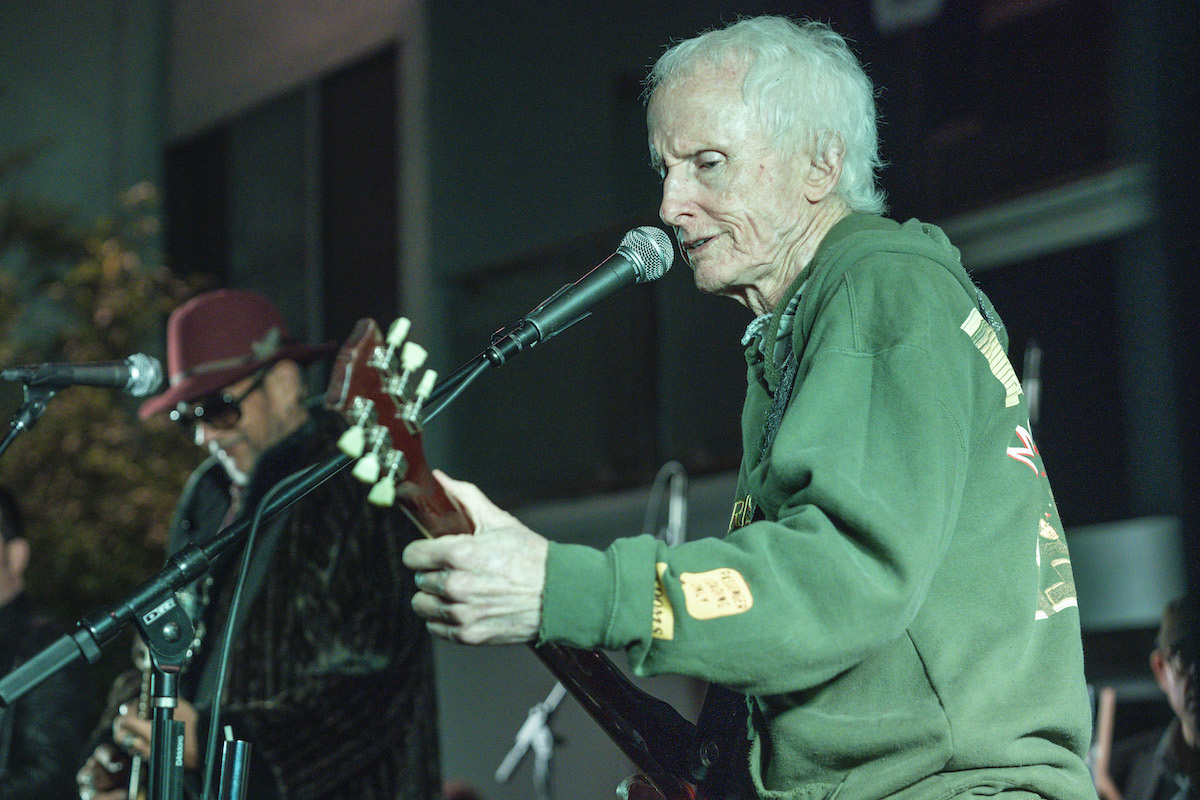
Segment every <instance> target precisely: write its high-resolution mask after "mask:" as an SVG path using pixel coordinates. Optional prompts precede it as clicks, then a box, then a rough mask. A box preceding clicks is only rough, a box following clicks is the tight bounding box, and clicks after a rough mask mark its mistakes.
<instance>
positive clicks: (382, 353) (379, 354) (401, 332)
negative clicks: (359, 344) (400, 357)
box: [369, 317, 412, 372]
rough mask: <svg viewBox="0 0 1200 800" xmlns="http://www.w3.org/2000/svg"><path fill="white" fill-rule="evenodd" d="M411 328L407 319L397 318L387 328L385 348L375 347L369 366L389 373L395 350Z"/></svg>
mask: <svg viewBox="0 0 1200 800" xmlns="http://www.w3.org/2000/svg"><path fill="white" fill-rule="evenodd" d="M410 328H412V323H411V322H409V320H408V318H407V317H399V318H397V319H396V321H395V322H393V323H392V324H391V327H389V328H388V332H387V338H386V339H384V342H385V343H386V344H387V348H386V349H385V348H383V347H376V348H375V351H374V353H373V354H372V356H371V359H370V361H369V363H370V365H371V366H372V367H374V368H375V369H377V370H379V371H380V372H390V371H391V370H392V362H393V360H394V359H395V354H396V348H397V347H399V346H400V345H401V343H402V342H403V341H404V338H405V337H406V336H408V331H409V329H410Z"/></svg>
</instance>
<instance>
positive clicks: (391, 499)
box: [367, 478, 396, 508]
mask: <svg viewBox="0 0 1200 800" xmlns="http://www.w3.org/2000/svg"><path fill="white" fill-rule="evenodd" d="M367 502H368V503H370V504H371V505H373V506H379V507H381V508H390V507H391V506H392V505H394V504H395V502H396V484H395V483H393V482H392V479H391V478H384V479H383V480H381V481H379V482H378V483H376V484H375V485H374V486H372V487H371V491H370V492H368V493H367Z"/></svg>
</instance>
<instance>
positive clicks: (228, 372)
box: [138, 289, 337, 419]
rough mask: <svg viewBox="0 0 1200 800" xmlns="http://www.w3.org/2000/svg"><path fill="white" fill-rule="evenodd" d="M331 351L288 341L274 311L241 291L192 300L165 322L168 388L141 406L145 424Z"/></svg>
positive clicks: (270, 305) (218, 292)
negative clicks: (270, 369)
mask: <svg viewBox="0 0 1200 800" xmlns="http://www.w3.org/2000/svg"><path fill="white" fill-rule="evenodd" d="M335 349H337V343H336V342H327V343H325V344H303V343H300V342H296V341H293V340H292V337H291V334H290V333H289V332H288V328H287V323H285V322H284V321H283V315H282V314H280V313H279V309H277V308H275V305H274V304H273V303H272V302H271V301H270V300H268V299H267V298H266V297H264V296H263V295H261V294H259V293H258V292H252V291H248V290H246V289H218V290H216V291H213V292H206V293H204V294H202V295H198V296H196V297H193V298H192V299H191V300H189V301H187V302H186V303H184V304H183V305H181V306H180V307H179V308H177V309H175V310H174V311H172V312H171V316H170V317H169V318H168V319H167V374H168V375H169V376H170V378H169V380H170V388H169V389H167V390H166V391H165V392H163V393H162V394H160V395H157V396H155V397H152V398H150V399H149V400H147V401H146V402H145V403H142V406H141V408H139V409H138V416H139V417H141V418H142V419H146V418H147V417H150V416H152V415H154V414H157V413H158V412H160V411H165V410H167V409H169V408H174V407H175V406H176V405H177V404H179V403H191V402H195V401H196V400H199V399H201V398H202V397H207V396H208V395H210V394H212V393H213V392H216V391H219V390H221V389H224V388H225V387H226V386H229V385H231V384H234V383H237V382H238V381H240V380H241V379H242V378H245V377H246V376H248V375H253V374H254V373H255V372H257V371H258V370H259V369H261V368H263V367H265V366H268V365H270V364H274V363H275V362H276V361H282V360H284V359H288V360H291V361H295V362H297V363H299V364H302V365H303V364H309V363H311V362H313V361H316V360H317V359H319V358H321V357H322V356H325V355H327V354H329V353H331V352H333V351H334V350H335Z"/></svg>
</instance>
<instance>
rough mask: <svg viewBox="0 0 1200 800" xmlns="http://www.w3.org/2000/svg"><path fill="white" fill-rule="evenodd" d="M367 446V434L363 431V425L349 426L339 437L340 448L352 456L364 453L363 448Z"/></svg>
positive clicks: (355, 456)
mask: <svg viewBox="0 0 1200 800" xmlns="http://www.w3.org/2000/svg"><path fill="white" fill-rule="evenodd" d="M366 446H367V435H366V433H364V432H363V429H362V426H361V425H355V426H354V427H351V428H347V429H346V430H345V432H344V433H343V434H342V435H341V436H340V437H338V449H339V450H341V451H342V452H343V453H345V454H346V455H348V456H350V457H351V458H358V457H359V456H361V455H362V454H363V450H365V449H366Z"/></svg>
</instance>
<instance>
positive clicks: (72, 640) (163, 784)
mask: <svg viewBox="0 0 1200 800" xmlns="http://www.w3.org/2000/svg"><path fill="white" fill-rule="evenodd" d="M568 288H569V286H566V287H563V289H560V290H559V292H557V293H556V294H555V295H553V296H552V297H551V298H548V299H547V300H546V301H545V302H549V301H550V300H552V299H553V298H554V297H557V296H558V295H560V294H562V293H563V292H564V291H566V290H567V289H568ZM545 302H544V303H543V305H545ZM540 307H541V306H539V308H540ZM535 311H536V309H535ZM530 313H531V314H532V313H534V312H530ZM583 316H587V315H586V314H585V315H583ZM580 319H583V317H579V318H577V319H575V320H572V321H570V322H569V323H568V324H565V325H563V326H562V327H561V328H559V331H561V330H563V329H565V328H567V327H570V326H571V325H573V324H575V322H578V321H579V320H580ZM556 332H557V331H556ZM551 335H554V334H553V333H551ZM543 338H549V336H546V337H543V336H542V333H541V331H540V330H538V328H537V327H536V325H535V324H533V323H532V322H531V321H530V320H529V319H528V318H524V319H522V320H521V321H519V322H518V323H516V324H515V325H513V326H511V327H509V328H507V329H504V330H502V331H500V332H498V333H497V334H496V335H494V336H493V337H492V345H491V346H490V347H488V348H487V349H486V350H484V352H482V353H480V354H479V355H478V356H476V357H475V358H474V359H473V360H471V361H470V362H468V363H467V364H464V365H463V366H462V367H460V368H459V369H458V370H456V371H455V372H454V373H453V374H452V375H451V376H450V377H449V378H448V379H446V380H444V381H442V382H440V383H439V384H438V385H437V386H435V387H434V389H433V392H432V393H431V394H430V401H431V402H427V403H426V413H425V415H424V417H423V421H424V422H428V421H429V420H430V419H431V418H432V417H433V416H434V414H436V413H438V412H439V411H441V410H442V409H443V408H445V407H446V406H447V405H448V404H449V403H450V402H451V401H452V400H454V398H456V397H457V396H458V395H459V393H461V392H462V390H463V389H465V388H466V386H467V385H468V384H470V383H471V382H472V381H474V380H475V379H476V378H478V377H479V376H480V375H481V374H482V373H483V371H484V370H486V369H487V368H488V367H490V366H497V367H498V366H500V365H502V364H504V363H506V362H507V360H508V358H510V357H511V356H512V355H514V354H516V353H518V352H520V351H522V350H526V349H528V348H530V347H533V346H534V345H535V344H537V343H538V341H541V340H543ZM25 392H26V399H25V402H24V404H22V406H21V408H20V409H18V412H17V414H16V415H15V416H14V419H13V422H12V428H11V430H10V431H9V435H8V437H7V438H6V439H5V441H4V442H3V443H0V453H3V452H4V449H5V448H7V447H8V445H9V443H10V442H11V441H12V440H13V439H14V438H15V437H16V436H17V434H18V433H20V432H21V431H22V430H26V429H28V428H30V427H31V426H32V425H33V424H34V423H35V422H37V420H38V419H39V418H40V417H41V415H42V414H43V413H44V412H45V410H46V404H47V403H49V401H50V399H51V398H52V397H53V396H54V394H55V392H54V390H52V389H47V388H45V387H34V388H30V387H29V386H26V387H25ZM353 460H354V459H353V458H351V457H350V456H347V455H338V456H334V457H333V458H330V459H329V460H328V461H325V462H324V463H322V464H318V465H315V466H313V467H311V468H309V470H308V473H307V475H304V476H301V477H299V478H298V479H297V480H296V481H295V482H294V484H293V485H292V486H290V487H288V488H287V489H286V490H284V491H281V492H280V493H279V494H278V496H277V497H275V499H274V500H271V501H269V502H267V501H265V500H264V507H263V509H262V514H261V515H259V516H260V519H261V520H266V519H268V518H270V517H273V516H274V515H275V514H277V513H279V512H280V511H282V510H283V509H285V508H287V507H288V506H290V505H291V504H292V503H294V502H296V501H297V500H299V499H300V498H301V497H303V496H304V495H306V494H308V493H309V492H311V491H312V490H313V489H315V488H316V487H317V486H319V485H320V484H321V483H323V482H324V481H325V480H327V479H329V478H331V477H332V476H333V475H335V474H337V473H338V472H340V471H341V470H342V469H344V468H345V467H346V466H347V465H349V464H350V463H351V462H352V461H353ZM252 524H253V521H252V520H251V519H249V518H246V517H243V518H242V519H240V520H237V521H235V522H233V523H231V524H230V525H229V526H227V527H226V528H224V529H223V530H222V531H221V532H219V533H218V534H216V535H215V536H213V538H212V539H210V540H209V541H208V542H206V543H205V544H203V545H188V546H187V547H184V548H183V549H181V550H180V551H179V552H177V553H176V554H175V555H173V556H171V557H170V558H169V559H167V564H166V566H165V567H163V569H162V570H160V571H159V572H158V574H157V575H155V576H154V577H152V578H151V579H150V580H148V581H146V582H145V583H143V584H142V585H141V586H139V587H138V588H136V589H134V590H133V593H132V594H130V595H129V596H128V597H126V598H125V599H124V600H121V601H119V602H117V603H116V604H114V605H112V606H110V607H109V608H107V609H101V610H99V611H96V612H94V613H92V614H89V615H88V616H86V617H84V618H82V619H81V620H79V622H78V623H76V628H75V631H74V632H73V633H69V634H65V635H63V636H62V637H61V638H59V639H58V640H57V641H55V642H54V643H52V644H51V645H49V646H48V647H46V648H45V649H43V650H42V651H41V652H40V653H38V654H37V655H35V656H34V657H33V658H31V659H29V660H28V661H26V662H24V663H23V664H21V666H19V667H17V668H16V669H14V670H12V671H11V672H10V673H8V675H6V676H4V678H3V679H0V712H2V711H3V709H5V708H8V707H9V706H11V705H12V703H13V702H14V701H16V700H18V699H20V698H21V697H23V696H24V695H25V694H26V693H27V692H29V690H30V689H32V688H34V687H35V686H37V685H38V684H39V683H41V682H42V681H43V680H45V679H46V678H48V677H49V676H51V675H53V674H55V673H56V672H58V671H59V670H61V669H62V668H63V667H66V666H67V665H69V664H73V663H75V662H76V661H78V660H79V659H81V658H83V659H86V660H87V662H88V663H90V664H94V663H96V662H97V661H99V660H100V656H101V649H102V648H103V647H104V646H105V645H107V644H108V643H109V642H111V641H112V640H113V639H115V638H116V637H117V636H118V635H119V634H120V632H121V631H122V630H123V629H124V628H125V626H126V625H128V624H129V623H131V622H133V623H135V624H137V626H138V628H139V630H140V631H141V632H142V635H143V637H144V638H145V640H146V643H147V645H148V647H149V648H150V649H151V653H152V661H153V663H154V664H155V670H156V671H155V673H154V675H153V676H152V678H153V679H154V680H153V683H152V686H154V687H155V689H154V692H153V693H154V695H155V696H154V698H153V700H154V705H155V710H154V725H155V727H154V733H153V739H154V741H153V742H152V745H153V747H152V749H153V751H154V752H155V753H156V754H158V755H157V756H156V759H155V764H154V767H153V769H152V780H151V783H150V786H151V788H152V789H153V790H155V792H157V793H155V792H152V793H150V795H149V800H181V798H182V769H183V758H182V746H183V743H182V731H181V729H180V727H179V724H177V723H175V721H174V719H173V718H172V716H173V711H174V709H175V707H176V706H177V705H178V676H179V671H180V669H181V666H182V664H181V662H180V661H177V659H180V658H182V653H184V652H186V650H187V647H188V645H189V644H190V642H191V640H192V630H193V629H192V625H191V620H190V619H189V618H188V616H187V614H186V613H185V612H184V611H183V608H182V606H180V604H179V601H178V599H177V598H176V597H175V592H177V591H179V590H180V589H182V588H184V587H185V586H187V585H188V584H190V583H192V582H193V581H195V580H196V579H197V578H200V577H202V576H203V575H205V574H206V573H207V572H208V571H209V570H210V569H211V565H212V562H213V560H214V559H215V558H216V557H217V556H218V555H220V554H221V553H223V552H225V551H226V550H228V549H229V548H231V547H233V546H234V545H236V544H238V543H240V542H242V541H243V540H244V539H245V538H246V536H247V534H248V532H249V529H250V527H251V525H252ZM177 651H178V653H177ZM555 702H556V703H557V701H555ZM160 720H161V722H160ZM160 731H161V732H160ZM175 746H178V748H180V749H179V750H178V751H175V750H174V747H175ZM176 753H177V757H173V756H174V755H175V754H176ZM547 758H548V756H547ZM169 762H170V763H169ZM177 784H178V786H179V791H180V794H178V795H175V794H171V792H173V791H175V787H176V785H177Z"/></svg>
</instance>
